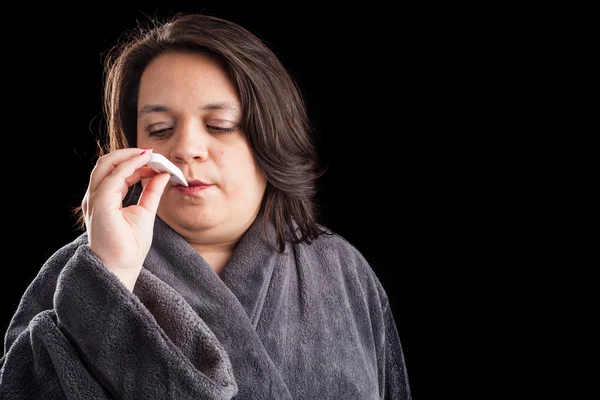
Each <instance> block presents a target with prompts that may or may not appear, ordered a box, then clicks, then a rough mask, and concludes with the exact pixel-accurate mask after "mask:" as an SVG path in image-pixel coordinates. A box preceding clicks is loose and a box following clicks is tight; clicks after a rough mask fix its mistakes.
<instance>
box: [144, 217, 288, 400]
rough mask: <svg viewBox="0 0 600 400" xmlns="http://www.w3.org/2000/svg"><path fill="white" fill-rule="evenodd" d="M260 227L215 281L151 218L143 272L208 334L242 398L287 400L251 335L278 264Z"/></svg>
mask: <svg viewBox="0 0 600 400" xmlns="http://www.w3.org/2000/svg"><path fill="white" fill-rule="evenodd" d="M257 221H258V219H257ZM260 226H261V224H259V223H255V224H254V225H253V226H252V227H251V228H250V230H249V231H248V232H247V234H246V235H245V236H244V237H243V238H242V240H241V241H240V243H239V244H238V247H237V249H236V250H235V252H234V256H233V257H232V259H231V261H230V263H228V264H227V266H226V267H225V269H224V271H223V273H222V277H219V276H218V275H217V274H216V273H215V272H214V270H213V269H212V268H211V267H210V266H209V265H208V264H207V263H206V262H205V261H204V259H202V257H201V256H200V255H199V254H198V253H197V252H196V250H194V249H193V248H192V247H191V246H190V245H189V244H188V243H187V242H185V241H184V240H183V239H182V238H181V237H180V236H179V235H178V234H177V233H176V232H175V231H173V230H172V229H171V228H170V227H169V226H168V225H166V224H165V223H164V221H162V220H161V219H160V218H158V217H156V222H155V227H154V238H153V247H152V249H151V250H150V252H149V253H148V256H147V257H146V262H145V263H144V268H145V269H147V270H148V271H149V272H151V273H153V274H154V275H156V276H157V277H158V278H160V279H161V280H163V281H164V282H166V283H167V284H169V285H170V286H172V287H173V288H174V289H175V290H176V291H177V292H179V293H180V294H181V296H183V298H184V299H185V300H186V301H187V302H188V303H189V304H190V305H191V306H192V308H193V309H194V310H195V311H196V313H197V314H198V315H199V316H200V318H202V319H203V320H204V322H205V323H206V324H207V325H208V326H209V327H210V328H211V330H212V331H213V333H214V334H215V336H216V337H217V338H218V339H219V341H220V342H221V344H222V345H223V346H224V347H225V349H226V350H227V353H228V355H229V357H230V359H231V363H232V365H233V369H234V375H235V377H236V380H237V382H238V386H239V389H240V393H239V394H240V395H241V397H242V398H245V397H244V396H243V394H244V392H246V391H247V394H250V393H254V395H256V394H258V393H260V394H261V395H268V397H269V398H278V399H286V398H291V396H290V394H289V391H288V389H287V387H286V385H285V383H284V381H283V379H282V377H281V375H280V373H279V371H278V370H277V368H276V367H275V365H274V364H273V361H272V360H271V358H270V357H269V354H268V352H267V351H266V350H265V347H264V346H263V344H262V342H261V340H260V338H259V336H258V335H257V332H256V330H255V324H256V321H257V320H258V317H259V316H260V312H261V309H262V304H263V303H264V298H265V295H266V293H267V289H268V287H269V280H270V277H271V275H272V273H273V271H274V269H275V268H276V265H277V261H278V256H276V255H274V254H275V253H274V252H272V251H267V250H266V248H265V247H264V246H265V245H267V244H268V242H267V241H265V239H264V238H263V237H262V230H261V229H260ZM271 234H272V232H271ZM250 398H253V397H252V396H250Z"/></svg>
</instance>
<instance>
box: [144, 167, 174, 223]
mask: <svg viewBox="0 0 600 400" xmlns="http://www.w3.org/2000/svg"><path fill="white" fill-rule="evenodd" d="M170 178H171V175H169V173H167V172H163V173H160V174H158V175H156V176H155V177H153V178H152V179H150V180H149V181H148V182H147V183H146V185H145V186H144V189H143V190H142V194H141V195H140V200H139V202H138V205H139V206H141V207H143V208H145V209H146V210H147V211H148V212H149V213H151V214H156V210H158V204H159V203H160V197H161V196H162V194H163V192H164V190H165V187H166V186H167V183H169V179H170Z"/></svg>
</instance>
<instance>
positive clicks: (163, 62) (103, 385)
mask: <svg viewBox="0 0 600 400" xmlns="http://www.w3.org/2000/svg"><path fill="white" fill-rule="evenodd" d="M137 32H138V36H136V37H131V41H129V42H127V43H123V44H121V45H120V46H119V47H116V48H115V49H114V52H113V53H111V54H109V57H107V60H106V61H107V70H106V72H107V73H106V90H105V106H106V107H105V112H106V117H107V122H108V126H107V127H108V138H109V140H108V148H107V149H106V151H105V152H104V153H103V154H101V156H100V157H99V159H98V162H97V163H96V166H95V168H94V169H93V171H92V173H91V176H90V182H89V186H88V189H87V192H86V194H85V196H84V199H83V201H82V203H81V207H80V209H78V210H77V211H78V213H79V215H80V218H81V223H82V228H83V229H84V233H83V234H81V235H80V236H79V237H78V238H77V239H75V240H74V241H73V242H71V243H69V244H67V245H66V246H64V247H62V248H61V249H59V250H58V251H57V252H56V253H55V254H54V255H52V256H51V257H50V258H49V259H48V260H47V262H46V263H45V264H44V266H43V267H42V269H41V270H40V272H39V274H38V275H37V277H36V278H35V279H34V280H33V282H32V283H31V284H30V286H29V287H28V288H27V290H26V292H25V293H24V295H23V297H22V300H21V302H20V304H19V308H18V310H17V311H16V313H15V315H14V316H13V318H12V320H11V323H10V325H9V328H8V331H7V333H6V336H5V348H4V355H3V358H2V370H1V375H0V394H1V395H2V398H10V399H18V398H39V397H41V396H43V397H44V398H62V397H69V398H71V397H72V398H78V399H83V398H93V399H102V398H120V399H135V398H153V399H167V398H169V399H188V398H189V399H196V398H208V399H231V398H234V397H235V398H236V399H238V398H239V399H295V398H303V399H317V398H327V399H330V398H335V399H373V398H385V399H410V398H411V394H410V390H409V384H408V378H407V373H406V369H405V363H404V357H403V352H402V347H401V344H400V339H399V337H398V332H397V330H396V326H395V322H394V318H393V316H392V313H391V310H390V305H389V302H388V299H387V296H386V293H385V291H384V289H383V287H382V286H381V284H380V283H379V281H378V280H377V278H376V276H375V274H374V273H373V271H372V270H371V268H370V266H369V265H368V263H367V261H366V260H365V258H364V257H363V256H362V255H361V253H360V252H359V251H358V250H357V249H356V248H355V247H353V246H352V245H351V244H350V243H348V242H347V241H346V240H344V239H343V238H342V237H340V236H339V235H337V234H335V233H333V232H331V231H329V230H327V229H326V228H325V227H323V226H321V225H320V224H319V223H318V222H317V220H316V214H315V210H314V204H313V196H314V193H315V182H316V179H317V178H318V176H319V171H318V167H317V157H316V154H315V149H314V145H313V143H312V141H311V137H310V134H309V123H308V120H307V114H306V111H305V107H304V104H303V101H302V98H301V96H300V95H299V91H298V90H297V87H296V86H295V84H294V81H293V80H292V79H291V77H290V75H289V74H288V73H287V71H286V70H285V69H284V67H283V66H282V64H281V63H280V62H279V61H278V59H277V58H276V56H275V55H274V54H273V53H272V52H271V51H270V50H269V49H268V47H267V46H265V45H264V44H263V43H262V42H261V41H260V40H259V39H258V38H256V37H255V36H254V35H252V34H251V33H250V32H248V31H247V30H245V29H244V28H242V27H240V26H238V25H236V24H234V23H232V22H229V21H226V20H222V19H219V18H216V17H211V16H207V15H182V16H178V17H176V18H174V19H173V20H172V21H170V22H169V23H166V24H164V25H158V24H157V25H156V26H154V27H153V29H152V30H149V31H146V32H143V31H142V30H140V31H137ZM152 153H157V154H162V155H163V156H165V157H166V158H167V159H169V160H170V161H171V162H173V163H174V164H175V165H176V166H177V167H178V168H179V169H181V171H182V173H183V175H184V176H185V179H186V180H187V183H188V186H183V185H180V184H176V183H174V182H173V181H171V180H170V179H169V178H170V175H169V174H168V173H164V172H163V173H159V172H156V171H155V170H153V169H152V168H150V167H148V166H147V165H146V164H147V163H148V161H149V159H150V155H151V154H152Z"/></svg>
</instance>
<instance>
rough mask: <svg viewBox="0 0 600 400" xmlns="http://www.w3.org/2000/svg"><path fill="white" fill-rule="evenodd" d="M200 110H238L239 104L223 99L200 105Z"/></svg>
mask: <svg viewBox="0 0 600 400" xmlns="http://www.w3.org/2000/svg"><path fill="white" fill-rule="evenodd" d="M200 109H201V110H231V111H239V110H240V106H239V104H237V103H231V102H228V101H223V102H220V103H209V104H205V105H203V106H202V107H200Z"/></svg>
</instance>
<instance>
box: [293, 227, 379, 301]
mask: <svg viewBox="0 0 600 400" xmlns="http://www.w3.org/2000/svg"><path fill="white" fill-rule="evenodd" d="M319 227H320V228H321V229H322V231H323V232H324V233H322V234H321V235H319V236H317V237H316V238H314V239H313V240H312V241H311V242H310V243H307V242H304V243H302V244H301V245H300V246H299V247H298V248H297V250H296V254H297V255H300V256H301V257H302V258H303V259H304V260H306V261H310V262H307V264H308V265H310V266H311V268H313V269H314V270H317V271H320V273H324V274H338V275H342V276H344V277H345V278H352V279H350V280H348V279H345V280H346V281H347V282H349V281H356V282H360V283H361V286H363V287H370V288H371V289H375V290H376V291H377V292H380V294H383V287H382V286H381V284H380V282H379V279H378V278H377V275H376V274H375V271H374V270H373V268H372V266H371V264H370V262H369V260H368V259H367V258H366V256H365V255H364V254H363V252H362V251H361V250H360V249H359V248H358V247H357V246H356V245H355V244H353V243H352V242H351V241H350V240H348V239H347V238H346V237H344V236H343V235H341V234H340V233H338V232H335V231H333V230H332V229H330V228H328V227H325V226H323V225H320V226H319Z"/></svg>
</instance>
